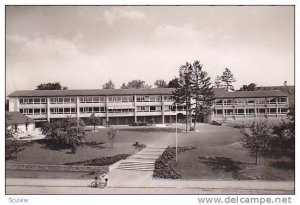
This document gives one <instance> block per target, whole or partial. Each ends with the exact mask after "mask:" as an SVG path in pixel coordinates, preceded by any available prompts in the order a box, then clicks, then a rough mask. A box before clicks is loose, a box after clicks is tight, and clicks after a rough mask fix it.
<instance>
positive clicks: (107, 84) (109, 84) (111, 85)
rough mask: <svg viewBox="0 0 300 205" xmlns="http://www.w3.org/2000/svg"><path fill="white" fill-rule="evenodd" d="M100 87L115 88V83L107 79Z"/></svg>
mask: <svg viewBox="0 0 300 205" xmlns="http://www.w3.org/2000/svg"><path fill="white" fill-rule="evenodd" d="M102 89H115V84H114V83H113V82H112V81H111V80H109V81H108V82H106V83H105V84H104V85H102Z"/></svg>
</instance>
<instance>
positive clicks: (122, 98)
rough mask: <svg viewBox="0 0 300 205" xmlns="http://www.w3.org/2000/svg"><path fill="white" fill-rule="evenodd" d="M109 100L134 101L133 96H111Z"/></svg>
mask: <svg viewBox="0 0 300 205" xmlns="http://www.w3.org/2000/svg"><path fill="white" fill-rule="evenodd" d="M108 102H133V96H109V97H108Z"/></svg>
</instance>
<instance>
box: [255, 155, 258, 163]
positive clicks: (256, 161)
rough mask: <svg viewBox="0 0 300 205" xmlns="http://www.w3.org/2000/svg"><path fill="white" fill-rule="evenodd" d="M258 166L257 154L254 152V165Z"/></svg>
mask: <svg viewBox="0 0 300 205" xmlns="http://www.w3.org/2000/svg"><path fill="white" fill-rule="evenodd" d="M257 164H258V152H255V165H257Z"/></svg>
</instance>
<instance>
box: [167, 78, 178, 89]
mask: <svg viewBox="0 0 300 205" xmlns="http://www.w3.org/2000/svg"><path fill="white" fill-rule="evenodd" d="M179 86H180V85H179V80H178V78H177V77H175V78H174V79H172V80H170V81H169V83H168V87H169V88H178V87H179Z"/></svg>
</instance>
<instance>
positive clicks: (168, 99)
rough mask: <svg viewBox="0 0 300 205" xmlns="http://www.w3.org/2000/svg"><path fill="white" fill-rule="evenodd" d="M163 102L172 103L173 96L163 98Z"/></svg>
mask: <svg viewBox="0 0 300 205" xmlns="http://www.w3.org/2000/svg"><path fill="white" fill-rule="evenodd" d="M164 101H165V102H172V101H173V96H172V95H167V96H164Z"/></svg>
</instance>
